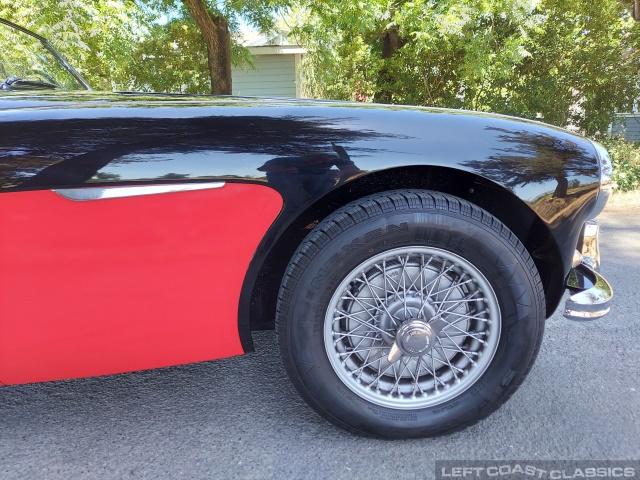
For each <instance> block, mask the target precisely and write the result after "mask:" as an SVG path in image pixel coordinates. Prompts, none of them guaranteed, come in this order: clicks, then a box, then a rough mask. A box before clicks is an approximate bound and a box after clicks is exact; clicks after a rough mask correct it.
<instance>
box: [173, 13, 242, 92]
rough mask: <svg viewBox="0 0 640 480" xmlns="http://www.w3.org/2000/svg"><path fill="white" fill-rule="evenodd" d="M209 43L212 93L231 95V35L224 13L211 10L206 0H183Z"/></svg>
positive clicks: (208, 52) (208, 56) (208, 55)
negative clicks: (211, 11)
mask: <svg viewBox="0 0 640 480" xmlns="http://www.w3.org/2000/svg"><path fill="white" fill-rule="evenodd" d="M183 2H184V4H185V5H186V6H187V8H188V9H189V13H190V14H191V18H193V20H194V21H195V22H196V24H197V25H198V28H199V29H200V32H201V33H202V36H203V37H204V41H205V43H206V44H207V60H208V62H209V76H210V77H211V93H213V94H222V95H231V35H230V34H229V24H228V22H227V19H226V18H224V17H223V16H222V15H214V14H212V13H210V12H209V10H208V9H207V6H206V4H205V0H183Z"/></svg>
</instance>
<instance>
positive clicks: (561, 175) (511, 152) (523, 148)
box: [463, 127, 598, 198]
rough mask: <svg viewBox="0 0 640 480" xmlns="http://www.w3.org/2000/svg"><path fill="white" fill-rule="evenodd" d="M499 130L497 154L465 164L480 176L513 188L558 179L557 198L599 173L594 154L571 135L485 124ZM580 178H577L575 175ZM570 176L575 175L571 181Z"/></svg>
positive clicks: (555, 195)
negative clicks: (581, 181) (565, 135)
mask: <svg viewBox="0 0 640 480" xmlns="http://www.w3.org/2000/svg"><path fill="white" fill-rule="evenodd" d="M485 130H492V131H497V132H500V133H499V134H498V135H497V138H498V139H499V140H500V142H501V143H499V144H498V145H499V147H494V150H495V151H496V152H498V153H496V154H495V155H491V156H490V157H489V158H488V159H486V160H482V161H477V160H473V161H467V162H464V163H463V165H465V166H467V167H469V168H472V169H473V170H474V171H475V172H476V173H478V174H479V175H482V176H485V177H487V178H491V179H493V180H494V181H497V182H498V183H502V184H503V185H505V186H506V187H508V188H510V189H514V188H516V187H523V186H526V185H529V184H531V183H544V182H548V181H555V182H557V186H556V188H555V190H554V192H553V197H554V198H565V197H566V196H567V193H568V191H569V188H570V187H573V188H576V187H578V186H580V179H579V177H583V176H586V177H590V178H589V180H590V181H593V178H594V177H597V175H598V167H597V165H596V164H595V163H594V161H593V154H592V153H591V154H590V153H589V152H588V151H586V150H585V149H584V148H582V147H580V146H579V145H577V144H576V143H574V142H572V141H571V140H569V139H568V138H562V137H559V136H552V135H550V134H547V133H541V132H535V131H533V132H531V131H526V130H508V129H505V128H495V127H486V129H485ZM576 177H578V178H576ZM569 178H573V180H571V182H570V181H569Z"/></svg>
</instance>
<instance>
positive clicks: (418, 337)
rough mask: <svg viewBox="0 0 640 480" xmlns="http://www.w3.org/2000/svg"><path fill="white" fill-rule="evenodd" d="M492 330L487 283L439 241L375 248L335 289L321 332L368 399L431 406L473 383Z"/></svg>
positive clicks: (494, 335)
mask: <svg viewBox="0 0 640 480" xmlns="http://www.w3.org/2000/svg"><path fill="white" fill-rule="evenodd" d="M499 338H500V310H499V308H498V302H497V299H496V295H495V292H494V290H493V288H492V287H491V286H490V285H489V283H488V282H487V280H486V278H485V277H484V276H483V275H482V273H480V271H479V270H478V269H477V268H476V267H475V266H473V265H472V264H470V263H469V262H468V261H466V260H465V259H463V258H462V257H460V256H458V255H455V254H452V253H450V252H446V251H444V250H441V249H438V248H428V247H407V248H399V249H394V250H390V251H387V252H383V253H380V254H378V255H376V256H374V257H372V258H371V259H369V260H367V261H366V262H364V263H363V264H361V265H359V266H358V267H356V268H355V269H353V270H352V271H351V272H350V273H349V274H348V275H347V276H346V278H345V279H344V281H343V282H342V283H341V284H340V286H339V287H338V289H337V290H336V292H335V294H334V295H333V298H332V299H331V302H330V304H329V308H328V310H327V315H326V318H325V329H324V341H325V348H326V350H327V355H328V356H329V359H330V361H331V365H332V366H333V368H334V370H335V372H336V374H337V375H338V376H339V377H340V378H341V379H342V380H343V382H344V383H345V385H347V386H348V387H349V388H350V389H351V390H352V391H353V392H354V393H356V394H357V395H359V396H361V397H363V398H365V399H366V400H369V401H371V402H373V403H375V404H377V405H380V406H384V407H390V408H397V409H415V408H423V407H429V406H434V405H437V404H440V403H443V402H446V401H447V400H449V399H451V398H453V397H455V396H457V395H459V394H460V393H462V392H463V391H465V390H467V389H468V388H469V387H470V386H471V385H473V384H474V383H475V382H476V381H477V379H478V378H479V377H480V375H482V373H483V372H484V371H485V370H486V368H487V366H488V365H489V364H490V363H491V360H492V358H493V355H494V353H495V351H496V348H497V346H498V339H499Z"/></svg>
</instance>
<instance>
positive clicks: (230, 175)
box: [0, 20, 613, 438]
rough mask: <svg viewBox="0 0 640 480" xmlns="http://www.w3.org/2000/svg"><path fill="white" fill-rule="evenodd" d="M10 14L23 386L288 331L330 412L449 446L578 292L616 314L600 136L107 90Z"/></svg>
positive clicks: (356, 108)
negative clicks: (604, 266)
mask: <svg viewBox="0 0 640 480" xmlns="http://www.w3.org/2000/svg"><path fill="white" fill-rule="evenodd" d="M0 22H1V25H0V26H1V27H2V29H3V30H4V31H3V32H2V35H1V38H2V45H3V46H2V49H0V70H1V71H0V74H1V75H2V76H3V78H4V82H3V83H2V85H1V86H0V132H1V136H0V222H1V223H0V225H1V236H0V265H1V267H0V382H1V383H2V384H4V385H14V384H21V383H28V382H42V381H51V380H59V379H71V378H79V377H86V376H97V375H107V374H115V373H121V372H131V371H136V370H143V369H150V368H157V367H166V366H171V365H178V364H186V363H192V362H203V361H208V360H213V359H218V358H222V357H229V356H233V355H241V354H244V353H247V352H251V351H252V350H253V344H252V333H251V332H252V331H254V330H257V329H269V328H271V329H273V328H275V329H276V334H277V338H278V344H279V350H280V352H279V353H280V355H281V356H282V360H283V362H284V365H285V367H286V370H287V372H288V374H289V376H290V378H291V381H292V382H293V384H294V385H295V387H296V389H297V390H298V391H299V392H300V394H301V395H302V397H304V399H305V400H306V401H307V402H308V403H309V405H310V406H311V407H313V408H314V409H315V410H316V411H318V412H319V413H320V414H321V415H322V416H324V417H325V418H326V419H328V420H330V421H331V422H334V423H335V424H337V425H339V426H341V427H343V428H346V429H348V430H351V431H354V432H358V433H361V434H365V435H373V436H380V437H388V438H407V437H421V436H429V435H437V434H443V433H448V432H452V431H454V430H457V429H460V428H462V427H465V426H467V425H470V424H472V423H474V422H477V421H478V420H480V419H482V418H484V417H486V416H487V415H489V414H490V413H492V412H493V411H495V410H496V409H497V408H498V407H499V406H500V405H501V404H503V403H504V402H505V401H506V400H507V399H508V398H509V397H510V396H511V395H512V394H513V393H514V392H515V391H516V389H517V388H518V387H519V386H520V385H521V384H522V382H523V380H524V379H525V377H526V375H527V373H528V372H529V371H530V369H531V368H532V365H533V363H534V360H535V358H536V355H537V353H538V350H539V348H540V343H541V340H542V336H543V330H544V326H545V320H546V319H547V318H548V317H550V316H551V315H552V314H553V313H554V312H555V311H556V310H557V309H558V307H559V305H560V303H561V302H562V301H563V300H564V301H566V303H565V305H564V314H565V316H567V317H569V318H572V319H577V320H589V319H596V318H599V317H602V316H603V315H605V314H606V313H607V312H608V311H609V309H610V302H611V299H612V296H613V294H612V290H611V287H610V286H609V284H608V283H607V281H606V280H605V279H604V278H603V277H602V276H601V275H600V274H599V273H598V268H597V267H598V266H599V262H600V256H599V250H598V226H597V223H596V222H595V221H594V220H593V219H594V218H595V217H596V216H597V215H598V214H599V213H600V212H601V211H602V210H603V208H604V206H605V204H606V202H607V199H608V198H609V195H610V192H611V180H610V178H611V162H610V159H609V156H608V154H607V152H606V150H605V149H604V148H603V147H602V146H601V145H599V144H598V143H596V142H594V141H591V140H588V139H585V138H582V137H580V136H577V135H575V134H572V133H570V132H568V131H566V130H563V129H559V128H555V127H552V126H549V125H544V124H542V123H538V122H535V121H529V120H522V119H517V118H511V117H505V116H499V115H492V114H485V113H474V112H465V111H456V110H445V109H436V108H418V107H398V106H388V105H386V106H385V105H372V104H364V103H341V102H328V101H313V100H291V99H282V98H249V97H231V96H209V95H171V94H148V93H127V92H120V93H114V92H108V93H104V92H99V93H98V92H94V91H93V90H91V88H90V87H89V85H88V83H87V82H86V81H85V80H83V78H82V77H81V76H80V75H79V74H78V72H77V71H76V70H74V69H73V68H72V67H71V66H70V65H69V64H68V63H67V62H66V61H65V60H64V59H63V58H62V57H61V55H60V54H59V53H57V52H56V51H55V50H54V48H53V47H52V46H51V45H50V44H49V43H48V42H47V41H46V40H45V39H44V38H43V37H41V36H39V35H37V34H36V33H33V32H30V31H28V30H26V29H24V28H21V27H19V26H17V25H15V24H13V23H11V22H9V21H6V20H1V21H0ZM567 289H568V290H569V296H568V298H566V299H563V295H564V293H565V291H566V290H567ZM225 388H233V386H229V385H226V386H225Z"/></svg>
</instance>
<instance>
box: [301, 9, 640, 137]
mask: <svg viewBox="0 0 640 480" xmlns="http://www.w3.org/2000/svg"><path fill="white" fill-rule="evenodd" d="M298 5H300V6H299V7H298V9H297V10H294V13H293V15H292V20H291V21H292V23H293V24H294V25H295V28H294V34H295V36H296V37H297V38H298V40H299V42H300V43H301V44H302V45H303V46H305V47H306V48H307V49H308V50H309V53H308V55H307V56H306V58H305V59H304V61H303V68H304V72H305V77H306V78H307V79H311V81H310V82H308V84H307V92H306V93H308V94H310V95H311V96H315V97H324V98H336V99H349V100H362V99H367V100H374V101H384V102H387V101H388V102H390V103H404V104H415V105H429V106H438V107H450V108H465V109H472V110H481V111H492V112H497V113H505V114H511V115H518V116H522V117H526V118H534V119H535V118H538V119H542V120H543V121H545V122H548V123H552V124H555V125H558V126H562V127H564V126H567V125H574V126H576V127H578V128H579V129H580V130H582V131H584V132H585V133H587V134H595V133H597V132H604V131H606V128H607V126H608V125H609V124H610V122H611V118H612V115H613V112H614V110H615V109H616V108H618V109H626V108H628V107H629V106H630V105H631V103H632V102H633V101H634V100H635V99H636V98H637V96H638V93H639V88H638V82H637V75H638V70H639V69H638V64H639V62H638V60H639V55H640V48H639V47H640V25H639V24H638V23H637V22H635V21H633V19H632V18H631V17H630V15H629V13H628V10H627V9H626V6H625V5H623V4H621V3H620V2H619V1H618V0H599V1H598V2H584V1H582V0H493V1H489V0H484V1H469V0H468V1H459V0H439V1H435V0H413V1H406V0H404V1H403V0H396V1H389V0H359V1H358V2H342V1H341V0H324V1H323V2H313V1H307V2H304V1H299V2H298ZM393 35H397V36H398V37H399V39H400V42H399V43H398V44H397V45H396V48H395V49H392V52H391V54H390V55H389V54H388V53H389V52H388V51H387V54H386V55H385V49H384V45H385V40H388V39H389V38H391V37H392V36H393Z"/></svg>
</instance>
